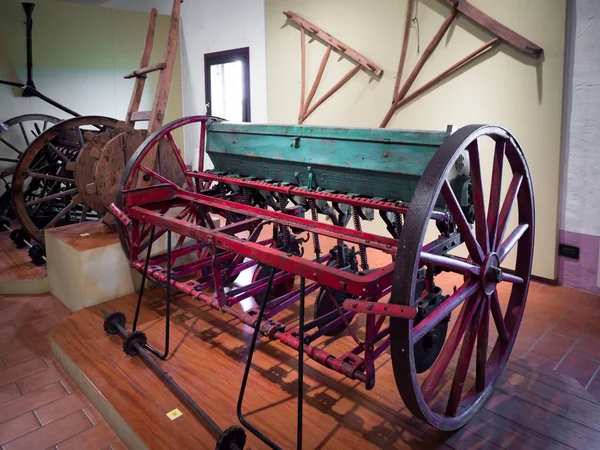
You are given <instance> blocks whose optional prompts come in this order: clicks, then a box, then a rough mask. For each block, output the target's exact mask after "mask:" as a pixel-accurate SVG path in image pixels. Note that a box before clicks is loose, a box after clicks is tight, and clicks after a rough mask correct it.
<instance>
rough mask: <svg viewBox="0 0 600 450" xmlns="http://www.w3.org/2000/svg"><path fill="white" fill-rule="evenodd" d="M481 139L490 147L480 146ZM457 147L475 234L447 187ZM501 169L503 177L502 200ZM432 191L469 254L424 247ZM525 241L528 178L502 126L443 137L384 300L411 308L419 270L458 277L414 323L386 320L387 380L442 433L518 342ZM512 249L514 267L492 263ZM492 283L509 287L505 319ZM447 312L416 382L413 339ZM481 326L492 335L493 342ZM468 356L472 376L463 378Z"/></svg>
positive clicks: (526, 272) (525, 283)
mask: <svg viewBox="0 0 600 450" xmlns="http://www.w3.org/2000/svg"><path fill="white" fill-rule="evenodd" d="M489 139H491V140H492V141H493V145H489V146H486V145H485V144H490V142H485V141H487V140H489ZM492 148H493V151H492V150H491V149H492ZM488 149H489V150H488ZM465 151H466V152H468V154H469V160H470V166H471V168H470V172H471V190H472V200H473V207H474V211H473V213H474V214H473V217H474V232H473V231H472V230H471V227H470V225H469V222H468V220H467V219H466V218H465V215H464V213H463V211H462V210H461V208H460V206H459V203H458V201H457V199H456V196H455V194H454V192H453V190H452V189H451V187H450V184H449V183H448V181H447V176H448V173H449V171H450V170H451V168H452V167H453V165H454V164H455V163H456V161H457V159H458V158H459V156H461V155H462V154H463V153H464V152H465ZM486 151H487V152H488V153H490V152H491V153H492V155H488V156H492V158H491V160H492V161H493V163H492V164H491V165H492V168H491V184H490V186H491V187H490V189H489V190H490V193H489V204H488V206H487V208H486V205H485V203H486V202H485V196H484V191H483V183H482V165H483V164H482V161H484V158H480V155H482V154H484V153H486ZM488 159H490V158H488ZM505 161H507V162H508V165H506V164H505ZM503 171H504V172H505V175H510V176H509V177H508V178H510V184H509V186H508V190H507V191H506V194H505V195H504V198H502V197H503V191H502V183H501V181H502V173H503ZM440 193H441V196H442V198H443V200H444V202H445V203H446V204H447V207H448V210H449V212H450V213H451V214H452V217H453V220H454V222H455V223H456V227H457V230H458V231H459V232H460V233H461V237H462V239H463V242H464V243H465V246H466V248H467V250H468V253H469V257H468V258H458V257H452V256H450V255H446V256H440V255H432V254H430V253H427V252H426V251H424V249H423V239H424V237H425V233H426V231H427V226H428V224H429V223H430V221H429V217H430V216H431V212H432V210H433V207H434V204H435V203H436V200H437V198H438V196H439V195H440ZM486 209H487V214H486ZM513 209H516V210H517V212H518V215H517V217H518V225H517V226H516V228H515V229H514V230H513V231H512V232H511V233H510V234H508V233H507V231H508V223H509V218H510V215H511V212H512V210H513ZM533 239H534V206H533V191H532V186H531V177H530V174H529V168H528V166H527V163H526V161H525V157H524V154H523V151H522V150H521V148H520V146H519V144H518V143H517V141H516V140H515V139H514V137H513V136H512V135H511V134H510V133H509V132H508V131H506V130H504V129H503V128H500V127H495V126H489V125H471V126H467V127H464V128H461V129H460V130H458V131H457V132H456V133H454V134H453V135H451V136H450V137H449V138H448V139H447V140H446V141H445V142H444V143H443V144H442V146H441V147H440V149H439V150H438V151H437V152H436V154H435V156H434V157H433V159H432V160H431V161H430V163H429V165H428V166H427V168H426V170H425V172H424V174H423V176H422V178H421V180H420V182H419V184H418V186H417V189H416V191H415V194H414V196H413V199H412V201H411V203H410V208H409V212H408V214H407V217H406V223H405V227H404V231H403V233H402V235H401V238H400V242H399V246H398V254H397V258H396V264H395V276H394V281H393V287H392V295H391V302H392V303H394V304H401V305H411V306H413V305H416V301H417V300H418V299H416V298H415V283H416V278H417V276H416V275H417V271H418V269H419V268H420V267H422V266H423V264H425V265H430V266H431V265H435V266H437V267H438V268H443V269H444V270H448V271H450V272H455V273H460V274H463V275H464V284H463V285H462V286H460V288H459V289H458V290H457V291H456V292H455V293H454V294H452V295H450V296H449V297H448V298H447V299H446V300H445V301H444V302H443V303H442V304H441V305H440V306H439V307H438V308H437V309H435V310H434V311H433V312H432V313H431V314H430V315H429V316H427V317H426V318H425V319H424V320H422V321H420V322H419V323H418V324H417V325H416V326H415V325H414V322H413V321H407V320H402V319H392V321H391V354H392V362H393V368H394V375H395V378H396V384H397V386H398V390H399V391H400V394H401V396H402V399H403V401H404V402H405V404H406V406H407V407H408V408H409V409H410V410H411V412H412V413H413V414H415V415H416V416H418V417H420V418H422V419H424V420H426V421H427V422H429V423H430V424H432V425H434V426H435V427H437V428H439V429H441V430H454V429H457V428H459V427H461V426H463V425H464V424H465V423H466V422H467V421H468V420H469V419H471V418H472V417H473V415H474V414H475V413H476V412H477V411H478V410H479V409H480V408H481V407H482V406H483V405H484V403H485V402H486V400H487V399H488V398H489V396H490V395H491V393H492V390H493V387H494V385H495V384H496V382H497V381H498V378H499V377H500V374H501V373H502V370H503V368H504V366H505V364H506V362H507V360H508V357H509V355H510V352H511V350H512V348H513V345H514V343H515V340H516V338H517V332H518V329H519V325H520V323H521V318H522V316H523V311H524V309H525V302H526V298H527V291H528V288H529V281H530V277H531V265H532V256H533ZM515 247H516V250H515ZM425 250H426V249H425ZM511 251H516V266H515V269H514V271H510V273H507V271H503V270H502V269H501V265H503V264H502V263H503V261H505V258H506V257H507V255H508V254H509V253H510V252H511ZM501 282H502V283H503V284H506V285H507V286H508V289H509V290H510V296H509V300H508V305H507V309H506V313H505V314H503V312H502V308H501V305H500V300H499V295H498V290H497V286H498V284H499V283H501ZM450 313H452V315H453V316H454V319H455V320H454V322H453V323H451V324H450V327H449V328H451V331H450V333H449V335H448V337H447V339H446V342H445V344H444V346H443V348H442V350H441V352H440V354H439V356H438V358H437V359H436V361H435V363H434V364H433V366H432V367H431V369H430V370H429V371H427V372H425V373H424V374H422V375H421V376H417V373H416V370H415V355H414V343H415V342H418V341H419V340H420V339H422V338H423V337H424V336H426V335H427V333H428V332H429V331H430V330H433V329H434V328H435V327H436V325H438V324H439V323H440V322H441V321H442V320H446V319H447V318H448V316H449V315H450ZM490 315H491V318H492V319H491V320H490ZM490 322H491V323H492V326H491V327H494V326H495V328H496V329H497V335H498V337H497V338H494V336H495V335H496V332H495V331H494V330H493V329H491V327H490ZM494 324H495V325H494ZM488 337H489V338H490V339H488ZM494 339H496V340H495V342H494ZM461 340H462V345H459V344H460V341H461ZM488 341H489V342H488ZM476 343H477V345H475V344H476ZM459 347H460V351H459V350H458V349H459ZM488 350H489V351H488ZM457 352H458V353H457ZM453 357H458V359H457V363H456V368H455V371H454V374H452V373H451V370H450V369H449V365H450V362H451V360H452V359H453ZM472 357H473V359H474V363H475V371H476V374H475V377H474V380H473V379H472V377H471V378H469V377H468V376H467V375H468V372H469V364H470V362H471V359H472ZM454 359H455V360H456V358H454Z"/></svg>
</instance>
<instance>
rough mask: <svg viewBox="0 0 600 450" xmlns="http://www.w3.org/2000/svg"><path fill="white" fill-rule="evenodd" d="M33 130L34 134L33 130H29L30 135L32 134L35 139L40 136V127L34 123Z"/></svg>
mask: <svg viewBox="0 0 600 450" xmlns="http://www.w3.org/2000/svg"><path fill="white" fill-rule="evenodd" d="M33 128H35V133H34V132H33V130H31V134H33V136H34V137H36V138H37V137H38V136H39V135H40V134H42V132H41V130H40V126H39V125H38V124H37V123H36V122H34V124H33Z"/></svg>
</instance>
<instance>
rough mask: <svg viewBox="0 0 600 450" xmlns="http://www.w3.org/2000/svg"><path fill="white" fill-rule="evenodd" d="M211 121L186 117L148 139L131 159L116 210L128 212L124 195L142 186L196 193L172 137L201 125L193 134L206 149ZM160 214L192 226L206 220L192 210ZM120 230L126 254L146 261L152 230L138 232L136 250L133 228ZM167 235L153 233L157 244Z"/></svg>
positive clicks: (119, 225) (119, 226) (177, 245)
mask: <svg viewBox="0 0 600 450" xmlns="http://www.w3.org/2000/svg"><path fill="white" fill-rule="evenodd" d="M210 120H214V118H212V117H209V116H192V117H184V118H181V119H179V120H176V121H173V122H171V123H169V124H167V125H165V126H163V127H162V128H160V129H159V130H157V131H156V132H154V133H153V134H152V135H151V136H149V137H148V138H147V139H146V140H145V141H144V142H143V143H142V144H141V145H140V147H139V148H138V149H137V151H136V152H135V153H134V154H133V156H131V158H130V159H129V161H128V163H127V165H126V167H125V170H124V172H123V175H122V177H121V183H120V189H119V190H118V192H117V194H116V202H115V204H116V206H117V207H118V208H119V209H121V210H123V211H126V210H127V205H125V204H124V203H123V197H122V196H121V192H122V191H123V190H127V189H134V188H136V187H140V186H142V185H146V186H147V185H153V184H161V183H165V182H166V183H172V184H173V185H176V186H179V187H187V189H189V190H193V191H195V190H196V187H195V182H194V180H193V179H192V178H191V177H190V176H188V175H187V173H186V172H187V168H186V166H185V163H184V161H183V153H182V152H181V150H180V149H179V146H178V145H177V143H176V142H175V138H174V137H173V134H172V133H173V131H175V130H177V129H179V128H182V127H184V126H185V125H192V127H196V126H198V125H200V132H199V133H194V134H195V135H196V136H198V135H200V141H201V142H200V145H201V146H203V145H204V136H205V133H206V123H207V122H208V121H210ZM195 131H197V130H195ZM151 158H154V164H153V165H152V166H151V167H148V166H147V164H149V162H148V160H149V159H151ZM161 213H162V214H165V215H168V216H174V217H177V218H178V219H181V220H185V221H188V222H190V223H199V221H201V220H203V219H202V218H200V217H199V216H198V214H197V211H194V210H192V209H190V208H183V209H182V208H172V209H170V210H165V211H161ZM117 229H118V230H119V238H120V240H121V246H122V247H123V251H124V252H125V254H126V255H128V256H129V257H130V258H131V259H132V260H135V259H138V258H140V257H143V256H144V254H145V249H146V248H148V244H149V240H150V235H151V233H150V227H149V226H144V227H143V229H141V230H138V231H139V233H138V236H137V242H135V245H134V246H132V245H131V243H132V239H133V237H132V233H133V230H132V226H131V225H129V226H127V227H125V226H124V225H123V224H122V223H121V222H119V221H117ZM136 233H137V232H136ZM164 233H165V230H161V229H158V228H157V229H156V230H155V233H154V241H157V240H158V239H160V238H161V237H162V236H163V235H164ZM176 239H177V240H176V241H175V244H174V249H179V248H181V247H182V246H183V245H184V241H185V239H184V238H183V237H182V236H180V237H178V238H176Z"/></svg>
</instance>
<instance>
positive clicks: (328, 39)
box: [283, 11, 383, 109]
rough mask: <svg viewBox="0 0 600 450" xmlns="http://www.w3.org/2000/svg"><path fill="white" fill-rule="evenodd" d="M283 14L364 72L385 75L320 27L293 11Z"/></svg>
mask: <svg viewBox="0 0 600 450" xmlns="http://www.w3.org/2000/svg"><path fill="white" fill-rule="evenodd" d="M283 14H285V15H286V17H287V18H288V19H290V20H291V21H292V22H295V23H297V24H298V25H300V27H303V28H305V29H306V30H307V31H309V32H310V33H313V34H314V35H315V36H316V37H318V38H319V39H321V40H322V41H323V42H325V44H327V45H330V46H331V47H333V48H334V49H336V50H337V51H338V52H340V53H342V54H343V55H345V56H347V57H348V58H350V59H351V60H353V61H355V62H356V63H357V64H360V65H361V66H362V68H363V69H364V70H366V71H367V72H370V73H373V74H374V75H375V76H376V77H380V76H381V75H382V74H383V69H382V68H381V67H379V66H378V65H377V64H375V63H374V62H373V61H371V60H369V59H368V58H367V57H365V56H363V55H361V54H360V53H358V52H357V51H356V50H353V49H352V48H350V47H348V46H347V45H346V44H344V43H343V42H342V41H340V40H338V39H336V38H334V37H333V36H332V35H330V34H329V33H327V32H326V31H323V30H322V29H321V28H319V27H318V26H316V25H314V24H312V23H311V22H309V21H308V20H305V19H303V18H302V17H300V16H299V15H298V14H296V13H294V12H292V11H284V12H283ZM305 109H306V106H305Z"/></svg>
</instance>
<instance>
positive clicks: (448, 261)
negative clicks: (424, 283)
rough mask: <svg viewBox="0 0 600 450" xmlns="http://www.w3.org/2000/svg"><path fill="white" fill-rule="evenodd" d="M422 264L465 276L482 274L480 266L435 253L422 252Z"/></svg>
mask: <svg viewBox="0 0 600 450" xmlns="http://www.w3.org/2000/svg"><path fill="white" fill-rule="evenodd" d="M421 264H433V265H436V266H440V267H443V268H444V269H448V270H451V271H453V272H457V273H462V274H464V275H475V276H478V275H479V274H480V273H481V269H480V268H479V266H474V265H472V264H469V263H468V262H466V261H462V260H460V259H455V258H450V257H448V256H442V255H435V254H433V253H427V252H421Z"/></svg>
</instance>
